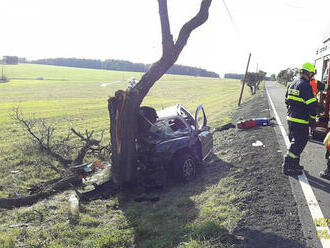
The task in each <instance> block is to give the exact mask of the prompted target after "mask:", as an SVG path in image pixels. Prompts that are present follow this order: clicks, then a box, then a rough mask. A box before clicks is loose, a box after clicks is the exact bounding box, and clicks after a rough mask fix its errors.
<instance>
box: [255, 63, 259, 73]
mask: <svg viewBox="0 0 330 248" xmlns="http://www.w3.org/2000/svg"><path fill="white" fill-rule="evenodd" d="M258 69H259V64H258V63H257V69H256V72H258Z"/></svg>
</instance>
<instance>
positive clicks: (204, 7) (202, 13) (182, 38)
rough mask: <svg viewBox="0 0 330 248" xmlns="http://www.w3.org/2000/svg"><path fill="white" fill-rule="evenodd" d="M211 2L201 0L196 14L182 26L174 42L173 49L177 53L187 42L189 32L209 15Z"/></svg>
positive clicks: (209, 0) (210, 0)
mask: <svg viewBox="0 0 330 248" xmlns="http://www.w3.org/2000/svg"><path fill="white" fill-rule="evenodd" d="M211 3H212V0H203V1H202V3H201V7H200V9H199V12H198V13H197V15H196V16H194V17H193V18H192V19H191V20H190V21H189V22H187V23H186V24H184V25H183V26H182V28H181V30H180V33H179V36H178V39H177V41H176V43H175V50H176V54H177V55H179V54H180V53H181V51H182V49H183V48H184V46H185V45H186V44H187V41H188V38H189V36H190V34H191V32H192V31H193V30H194V29H196V28H198V27H199V26H201V25H202V24H203V23H205V22H206V20H207V18H208V17H209V8H210V5H211Z"/></svg>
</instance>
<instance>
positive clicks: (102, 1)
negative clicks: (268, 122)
mask: <svg viewBox="0 0 330 248" xmlns="http://www.w3.org/2000/svg"><path fill="white" fill-rule="evenodd" d="M200 2H201V0H179V1H178V0H168V5H169V15H170V22H171V28H172V33H173V35H174V37H176V36H177V34H178V32H179V29H180V27H181V26H182V25H183V24H184V23H185V22H186V21H188V20H189V18H191V17H192V16H193V15H194V14H195V13H196V12H197V11H198V8H199V4H200ZM226 3H227V6H228V9H229V13H230V15H231V17H232V19H231V18H230V15H229V13H228V12H227V10H226V8H225V6H224V3H223V0H213V3H212V5H211V8H210V17H209V20H208V21H207V22H206V23H205V24H204V25H203V26H201V27H199V28H198V29H197V30H195V31H194V32H193V34H192V35H191V37H190V39H189V41H188V44H187V46H186V47H185V49H184V50H183V52H182V54H181V56H180V58H179V60H178V61H177V63H179V64H184V65H191V66H198V67H202V68H206V69H208V70H212V71H215V72H217V73H220V74H221V75H223V74H224V73H226V72H236V73H244V71H245V66H246V62H247V58H248V53H249V52H251V53H252V60H251V67H250V71H255V70H256V68H257V65H258V68H259V69H262V70H264V71H267V72H269V73H278V71H279V70H281V69H284V68H286V67H290V66H299V65H300V64H302V63H304V62H305V61H312V62H313V60H314V55H315V51H316V49H317V47H320V46H321V44H322V37H323V33H324V31H325V28H326V26H327V25H328V23H329V19H330V18H329V17H327V16H328V13H327V11H328V10H329V9H330V1H327V0H314V1H307V0H299V1H298V0H249V1H247V0H226ZM0 23H1V24H2V25H1V29H2V31H1V33H2V37H5V38H1V40H0V56H3V55H18V56H21V57H27V58H28V59H36V58H46V57H77V58H96V59H108V58H111V59H125V60H130V61H133V62H142V63H152V62H155V61H156V60H157V59H158V58H159V57H160V54H161V36H160V24H159V16H158V5H157V1H156V0H138V1H137V0H120V1H119V0H93V1H92V0H56V1H55V0H30V1H26V0H2V1H1V15H0Z"/></svg>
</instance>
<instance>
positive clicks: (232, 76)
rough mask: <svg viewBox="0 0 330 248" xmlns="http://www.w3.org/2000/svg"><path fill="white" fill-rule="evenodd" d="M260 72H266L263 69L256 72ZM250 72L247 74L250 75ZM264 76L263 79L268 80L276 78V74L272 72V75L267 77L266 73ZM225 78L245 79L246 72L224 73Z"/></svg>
mask: <svg viewBox="0 0 330 248" xmlns="http://www.w3.org/2000/svg"><path fill="white" fill-rule="evenodd" d="M260 72H262V73H264V72H263V71H259V72H256V74H258V73H260ZM248 74H251V75H253V74H254V72H248ZM248 74H247V75H248ZM262 77H263V79H262V80H266V81H270V80H275V74H272V75H271V76H270V77H266V76H265V75H263V76H262ZM224 78H228V79H238V80H243V79H244V74H238V73H226V74H225V75H224Z"/></svg>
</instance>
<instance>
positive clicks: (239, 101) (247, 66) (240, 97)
mask: <svg viewBox="0 0 330 248" xmlns="http://www.w3.org/2000/svg"><path fill="white" fill-rule="evenodd" d="M250 58H251V53H250V54H249V60H248V62H247V65H246V70H245V75H244V79H243V84H242V89H241V95H240V96H239V100H238V106H240V105H241V101H242V96H243V91H244V85H245V79H246V74H247V72H248V69H249V64H250Z"/></svg>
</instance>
